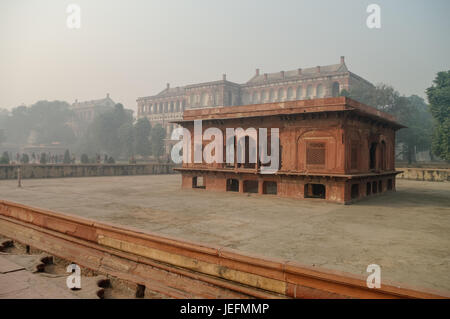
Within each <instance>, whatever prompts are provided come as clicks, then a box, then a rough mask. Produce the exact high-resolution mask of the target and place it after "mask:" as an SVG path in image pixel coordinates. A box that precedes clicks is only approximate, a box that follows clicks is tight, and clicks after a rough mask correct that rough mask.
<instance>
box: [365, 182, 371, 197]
mask: <svg viewBox="0 0 450 319" xmlns="http://www.w3.org/2000/svg"><path fill="white" fill-rule="evenodd" d="M369 195H372V184H371V183H370V182H369V183H367V185H366V196H369Z"/></svg>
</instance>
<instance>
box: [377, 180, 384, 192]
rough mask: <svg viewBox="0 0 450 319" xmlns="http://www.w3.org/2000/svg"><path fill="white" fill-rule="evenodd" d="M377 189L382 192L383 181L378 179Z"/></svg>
mask: <svg viewBox="0 0 450 319" xmlns="http://www.w3.org/2000/svg"><path fill="white" fill-rule="evenodd" d="M378 191H379V192H380V193H382V192H383V181H379V182H378Z"/></svg>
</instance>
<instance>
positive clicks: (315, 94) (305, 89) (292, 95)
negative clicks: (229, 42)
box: [242, 82, 340, 104]
mask: <svg viewBox="0 0 450 319" xmlns="http://www.w3.org/2000/svg"><path fill="white" fill-rule="evenodd" d="M327 89H328V90H331V92H330V93H331V96H338V95H339V92H340V86H339V83H338V82H334V83H333V84H332V85H331V88H327V87H326V86H325V85H324V84H322V83H319V84H317V85H315V86H313V85H312V84H309V85H300V86H298V87H288V88H278V89H265V90H260V91H254V92H250V93H244V95H243V96H242V101H243V104H257V103H265V102H282V101H289V100H302V99H311V98H323V97H325V96H329V95H330V94H327V92H326V91H327Z"/></svg>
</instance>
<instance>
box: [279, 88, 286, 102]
mask: <svg viewBox="0 0 450 319" xmlns="http://www.w3.org/2000/svg"><path fill="white" fill-rule="evenodd" d="M284 99H285V96H284V89H282V88H280V89H278V101H280V102H281V101H284Z"/></svg>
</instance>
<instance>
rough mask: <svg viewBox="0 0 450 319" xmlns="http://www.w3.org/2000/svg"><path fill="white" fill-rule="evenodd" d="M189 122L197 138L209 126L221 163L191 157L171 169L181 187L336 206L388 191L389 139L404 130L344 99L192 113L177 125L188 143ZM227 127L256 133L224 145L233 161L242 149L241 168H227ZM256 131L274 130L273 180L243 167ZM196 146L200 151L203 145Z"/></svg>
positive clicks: (391, 180)
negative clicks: (276, 143) (198, 128)
mask: <svg viewBox="0 0 450 319" xmlns="http://www.w3.org/2000/svg"><path fill="white" fill-rule="evenodd" d="M195 120H202V133H203V132H205V130H207V129H208V128H212V127H215V128H218V129H219V130H220V131H221V132H222V137H220V136H215V138H218V139H219V140H223V143H222V146H223V147H224V150H223V156H224V159H223V161H221V162H222V163H217V161H215V162H213V163H207V161H205V159H203V160H202V161H201V162H197V163H196V162H195V161H194V152H193V151H191V152H190V155H189V156H190V160H188V161H187V162H184V163H183V165H182V167H181V168H179V169H178V170H179V171H181V173H182V187H183V188H204V189H206V190H211V191H231V192H233V191H234V192H241V193H259V194H273V195H278V196H283V197H294V198H315V199H322V200H326V201H330V202H337V203H351V202H353V201H355V200H358V199H361V198H363V197H366V196H371V195H373V194H378V193H383V192H386V191H393V190H395V176H396V174H398V172H396V171H395V167H394V160H395V132H396V130H398V129H400V128H402V127H403V126H402V125H400V124H398V123H397V122H396V121H395V118H394V117H393V116H391V115H389V114H387V113H384V112H381V111H379V110H377V109H375V108H373V107H370V106H367V105H364V104H361V103H359V102H357V101H354V100H351V99H349V98H346V97H335V98H333V97H332V98H320V99H311V100H296V101H284V102H275V103H273V102H272V103H266V104H257V105H243V106H234V107H220V108H207V109H198V110H196V109H192V110H186V111H185V112H184V116H183V120H180V121H177V122H176V123H177V124H179V125H181V126H183V127H185V128H186V129H188V130H189V131H190V133H191V136H194V121H195ZM226 128H234V129H236V128H242V129H244V130H246V132H249V131H248V129H250V128H254V129H256V131H257V133H256V134H257V136H256V140H257V141H251V139H254V138H255V136H253V137H252V136H250V134H247V135H246V136H240V137H234V139H233V140H232V142H231V144H232V145H233V146H232V147H233V149H234V154H235V156H236V154H238V151H237V147H238V145H239V143H243V145H244V146H245V147H244V157H245V160H244V162H243V163H237V160H234V163H232V164H230V163H229V162H228V163H227V160H226V149H225V148H226V142H227V139H229V138H230V137H229V136H228V135H227V134H226ZM259 128H267V129H268V131H269V132H270V131H271V129H272V128H277V129H278V130H279V160H278V163H279V164H278V165H279V166H278V168H277V170H276V172H274V173H273V174H263V173H262V172H261V168H262V164H261V161H259V160H258V161H256V162H253V163H252V162H251V161H249V154H248V153H249V152H250V145H251V144H250V143H252V142H254V143H255V144H253V145H259V144H258V141H259V134H260V131H259V130H258V129H259ZM268 140H270V138H268ZM202 143H203V144H202V145H203V149H204V148H205V146H206V145H207V144H209V143H210V141H205V140H203V141H202ZM241 145H242V144H241ZM240 147H241V146H240ZM269 149H270V147H269ZM191 150H194V138H191ZM272 151H273V150H272ZM215 152H217V149H215V150H214V153H215ZM257 153H259V151H257ZM186 154H189V153H186ZM274 154H275V153H274ZM186 156H188V155H186Z"/></svg>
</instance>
